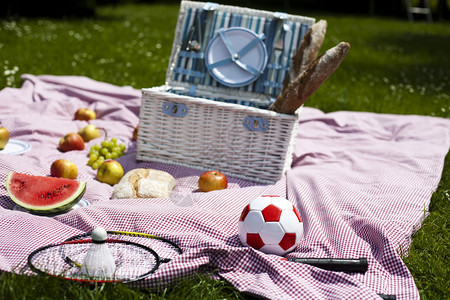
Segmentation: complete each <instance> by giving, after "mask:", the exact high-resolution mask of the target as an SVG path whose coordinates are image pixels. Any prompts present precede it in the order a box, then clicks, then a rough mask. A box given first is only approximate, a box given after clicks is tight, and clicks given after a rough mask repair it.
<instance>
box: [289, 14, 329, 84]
mask: <svg viewBox="0 0 450 300" xmlns="http://www.w3.org/2000/svg"><path fill="white" fill-rule="evenodd" d="M327 26H328V23H327V21H325V20H319V21H318V22H316V23H314V24H313V25H312V26H311V27H310V28H309V29H308V31H306V33H305V35H304V36H303V39H302V41H301V42H300V47H299V48H298V49H297V51H296V52H295V54H294V56H293V58H292V62H291V67H290V68H289V72H288V73H287V74H286V77H285V78H284V80H283V89H282V92H283V91H284V90H285V89H286V88H287V87H288V85H289V83H290V82H291V81H292V80H294V79H295V78H297V76H298V75H300V74H301V73H303V72H304V71H305V70H306V69H307V68H308V66H309V64H311V63H312V62H313V61H314V60H315V59H316V57H317V54H318V53H319V50H320V47H321V46H322V44H323V41H324V39H325V34H326V32H327Z"/></svg>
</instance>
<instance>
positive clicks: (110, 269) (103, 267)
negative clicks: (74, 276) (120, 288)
mask: <svg viewBox="0 0 450 300" xmlns="http://www.w3.org/2000/svg"><path fill="white" fill-rule="evenodd" d="M91 237H92V245H91V247H90V248H89V250H88V252H87V254H86V257H85V258H84V261H83V264H82V265H81V269H80V272H81V274H83V275H86V276H88V277H93V278H100V279H111V278H112V277H113V275H114V272H115V270H116V263H115V262H114V258H113V256H112V254H111V252H110V251H109V249H108V245H107V244H106V243H105V242H106V237H107V234H106V231H105V229H103V228H101V227H97V228H95V229H94V230H93V231H92V233H91Z"/></svg>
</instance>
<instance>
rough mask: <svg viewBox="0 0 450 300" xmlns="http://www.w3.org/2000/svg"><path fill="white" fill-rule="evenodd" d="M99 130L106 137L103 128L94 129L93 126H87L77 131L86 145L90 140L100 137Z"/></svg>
mask: <svg viewBox="0 0 450 300" xmlns="http://www.w3.org/2000/svg"><path fill="white" fill-rule="evenodd" d="M100 130H103V131H104V132H105V136H106V130H105V129H104V128H100V127H96V126H95V125H93V124H89V125H87V126H86V127H83V128H81V129H80V130H79V131H78V134H79V135H81V137H82V138H83V140H84V141H85V142H86V143H87V142H89V141H90V140H93V139H96V138H98V137H100Z"/></svg>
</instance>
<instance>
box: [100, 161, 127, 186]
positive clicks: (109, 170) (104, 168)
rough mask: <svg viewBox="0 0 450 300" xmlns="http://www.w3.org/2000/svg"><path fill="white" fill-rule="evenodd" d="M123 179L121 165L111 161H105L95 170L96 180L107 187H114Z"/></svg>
mask: <svg viewBox="0 0 450 300" xmlns="http://www.w3.org/2000/svg"><path fill="white" fill-rule="evenodd" d="M122 177H123V168H122V165H121V164H120V163H119V162H117V161H115V160H112V159H108V160H105V161H104V162H103V163H102V164H101V165H100V167H98V170H97V180H98V181H100V182H103V183H107V184H109V185H115V184H116V183H118V182H119V181H120V179H122Z"/></svg>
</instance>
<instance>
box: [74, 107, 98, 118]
mask: <svg viewBox="0 0 450 300" xmlns="http://www.w3.org/2000/svg"><path fill="white" fill-rule="evenodd" d="M96 117H97V116H96V115H95V111H93V110H92V109H90V108H80V109H79V110H77V111H76V112H75V116H74V119H75V120H81V121H89V120H94V119H95V118H96Z"/></svg>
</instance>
